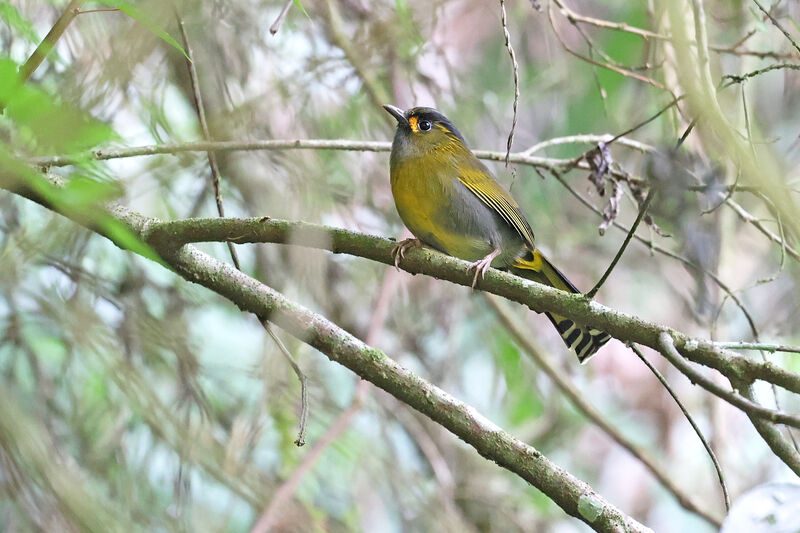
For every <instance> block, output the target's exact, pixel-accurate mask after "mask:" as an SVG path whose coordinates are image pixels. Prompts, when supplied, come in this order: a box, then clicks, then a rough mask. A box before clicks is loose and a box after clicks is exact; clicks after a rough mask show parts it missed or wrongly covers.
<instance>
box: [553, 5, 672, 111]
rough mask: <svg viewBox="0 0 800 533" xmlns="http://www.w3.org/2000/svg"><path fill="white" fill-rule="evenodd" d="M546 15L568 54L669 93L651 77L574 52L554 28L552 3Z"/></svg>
mask: <svg viewBox="0 0 800 533" xmlns="http://www.w3.org/2000/svg"><path fill="white" fill-rule="evenodd" d="M557 4H559V3H558V2H557ZM559 5H560V4H559ZM547 16H548V18H549V20H550V25H551V26H552V28H553V34H554V35H555V36H556V39H558V42H559V43H560V44H561V47H562V48H563V49H564V51H565V52H567V53H568V54H571V55H573V56H575V57H577V58H578V59H580V60H582V61H585V62H587V63H589V64H590V65H595V66H597V67H602V68H605V69H608V70H611V71H614V72H616V73H617V74H621V75H623V76H626V77H628V78H634V79H637V80H639V81H641V82H644V83H647V84H648V85H652V86H653V87H655V88H657V89H661V90H662V91H667V92H670V93H671V91H670V90H669V89H668V88H667V87H666V86H665V85H663V84H662V83H659V82H657V81H655V80H654V79H652V78H648V77H647V76H642V75H641V74H637V73H636V72H631V71H630V70H627V69H625V68H622V67H618V66H616V65H612V64H610V63H603V62H601V61H596V60H594V59H592V58H589V57H586V56H584V55H582V54H579V53H578V52H576V51H575V50H573V49H571V48H570V47H569V46H567V43H566V42H565V41H564V39H563V38H562V37H561V35H560V34H559V33H558V31H557V30H556V26H555V21H554V20H553V16H552V4H548V10H547ZM568 20H570V22H572V19H571V18H569V17H568ZM672 96H673V98H675V95H674V94H673V95H672Z"/></svg>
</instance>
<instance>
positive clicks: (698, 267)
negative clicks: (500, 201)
mask: <svg viewBox="0 0 800 533" xmlns="http://www.w3.org/2000/svg"><path fill="white" fill-rule="evenodd" d="M550 172H551V174H552V175H553V177H554V178H555V179H556V181H558V182H559V183H560V184H561V185H563V186H564V187H565V188H566V189H567V190H568V191H569V192H570V193H571V194H572V195H573V196H574V197H575V198H577V199H578V201H579V202H581V203H582V204H583V205H585V206H586V207H588V208H589V209H590V210H591V211H593V212H594V213H595V214H597V215H599V216H600V217H602V216H603V212H602V211H601V210H600V209H599V208H597V207H596V206H595V205H594V204H592V203H591V202H590V201H589V200H587V199H586V198H585V197H584V196H583V195H582V194H581V193H579V192H578V191H576V190H575V189H574V188H573V187H572V186H570V184H569V183H567V182H566V181H565V180H564V179H563V178H562V177H561V175H559V174H558V172H556V171H554V170H551V171H550ZM612 224H613V225H614V227H616V228H618V229H620V230H622V231H625V232H628V231H630V228H628V227H626V226H625V225H623V224H620V223H619V222H617V221H616V220H614V221H612ZM633 238H634V239H636V240H638V241H639V242H641V243H642V244H644V245H645V246H647V247H648V249H650V250H652V251H654V252H658V253H660V254H663V255H666V256H667V257H671V258H672V259H675V260H677V261H680V262H681V263H683V264H684V265H686V266H687V267H689V268H691V269H692V270H696V271H697V272H700V273H702V274H704V275H706V276H708V277H709V278H711V280H713V281H714V283H716V284H717V286H718V287H719V288H720V289H722V290H723V291H724V292H725V293H726V294H727V295H728V296H729V297H730V299H731V300H733V302H734V303H735V304H736V306H737V307H739V309H740V310H741V311H742V314H743V315H744V317H745V319H747V322H748V324H749V325H750V329H751V330H752V331H754V332H755V331H756V325H755V321H754V320H753V317H752V315H751V314H750V311H748V310H747V308H746V307H745V305H744V303H743V302H742V300H741V299H740V298H739V297H738V296H736V294H735V293H734V292H733V290H731V288H730V287H728V285H727V284H726V283H725V282H724V281H722V279H720V277H719V276H718V275H716V274H715V273H714V272H712V271H710V270H708V269H705V268H703V267H702V266H701V265H698V264H697V263H694V262H692V261H690V260H689V259H687V258H685V257H683V256H681V255H678V254H676V253H675V252H672V251H670V250H667V249H666V248H664V247H662V246H659V245H658V244H656V243H655V242H653V241H651V240H649V239H645V238H644V237H640V236H639V235H636V234H634V235H633Z"/></svg>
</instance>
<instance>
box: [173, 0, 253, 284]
mask: <svg viewBox="0 0 800 533" xmlns="http://www.w3.org/2000/svg"><path fill="white" fill-rule="evenodd" d="M175 16H176V17H177V19H178V27H179V28H180V30H181V38H182V39H183V45H184V48H185V50H186V67H187V68H188V69H189V79H190V81H191V84H192V93H193V94H194V105H195V110H196V111H197V118H198V119H199V121H200V130H201V131H202V133H203V138H204V139H205V140H206V141H209V142H210V141H212V140H213V139H212V138H211V132H210V131H209V129H208V121H207V120H206V110H205V104H204V103H203V93H202V92H201V91H200V80H199V79H198V76H197V67H196V66H195V62H194V53H193V52H192V47H191V45H190V44H189V37H188V36H187V35H186V28H184V25H183V19H181V17H180V16H178V15H177V13H176V15H175ZM206 155H207V157H208V166H209V167H210V168H211V184H212V185H213V187H214V200H216V203H217V213H218V214H219V216H220V217H224V216H225V206H224V205H223V203H222V192H221V191H220V185H219V181H220V179H219V177H220V171H219V164H218V163H217V154H216V153H214V152H212V151H211V150H209V151H207V152H206ZM227 245H228V251H229V252H230V254H231V260H232V261H233V265H234V266H235V267H236V268H237V269H239V270H241V267H240V265H239V256H238V255H237V253H236V249H235V248H234V247H233V243H232V242H229V243H227Z"/></svg>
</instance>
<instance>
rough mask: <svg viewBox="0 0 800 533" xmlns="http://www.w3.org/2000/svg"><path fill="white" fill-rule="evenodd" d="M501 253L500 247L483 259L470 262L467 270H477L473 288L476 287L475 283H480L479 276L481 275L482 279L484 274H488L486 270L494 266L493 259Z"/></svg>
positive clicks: (473, 279)
mask: <svg viewBox="0 0 800 533" xmlns="http://www.w3.org/2000/svg"><path fill="white" fill-rule="evenodd" d="M498 255H500V249H499V248H495V249H494V251H493V252H492V253H490V254H489V255H487V256H486V257H484V258H483V259H478V260H477V261H475V262H474V263H470V264H469V268H467V272H469V271H470V270H474V271H475V277H474V278H472V288H473V289H474V288H475V285H476V284H477V283H478V276H479V275H480V277H481V279H483V276H485V275H486V271H487V270H489V267H490V266H492V261H494V258H495V257H497V256H498Z"/></svg>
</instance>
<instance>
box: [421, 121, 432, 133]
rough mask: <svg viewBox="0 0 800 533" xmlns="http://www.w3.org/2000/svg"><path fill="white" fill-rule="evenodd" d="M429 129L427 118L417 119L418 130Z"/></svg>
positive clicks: (429, 124)
mask: <svg viewBox="0 0 800 533" xmlns="http://www.w3.org/2000/svg"><path fill="white" fill-rule="evenodd" d="M430 129H431V123H430V121H429V120H420V121H419V130H420V131H428V130H430Z"/></svg>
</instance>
